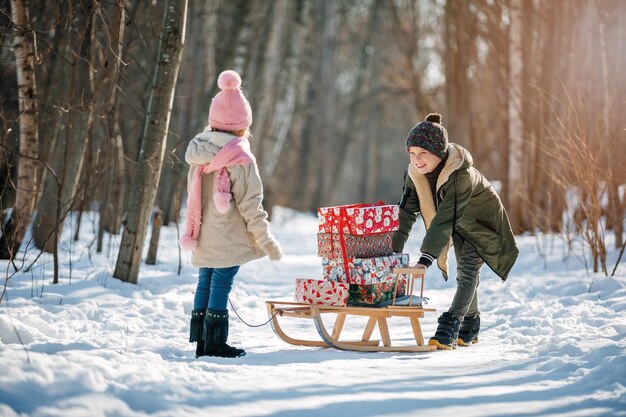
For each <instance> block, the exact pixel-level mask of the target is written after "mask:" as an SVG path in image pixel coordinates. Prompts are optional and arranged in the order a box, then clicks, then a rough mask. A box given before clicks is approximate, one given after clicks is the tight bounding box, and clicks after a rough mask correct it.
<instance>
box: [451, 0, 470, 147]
mask: <svg viewBox="0 0 626 417" xmlns="http://www.w3.org/2000/svg"><path fill="white" fill-rule="evenodd" d="M445 19H446V25H445V29H444V37H445V39H446V42H445V46H446V49H447V51H446V53H445V72H446V84H445V94H446V110H447V112H446V114H445V116H444V117H446V118H447V120H448V122H449V123H448V125H447V129H448V132H449V135H450V138H452V139H453V140H454V141H455V142H457V143H459V144H461V145H463V146H466V147H469V149H475V148H476V147H475V146H474V145H475V144H474V143H473V138H472V135H471V133H472V129H471V116H472V106H471V105H470V97H471V83H470V80H469V79H468V78H467V74H468V70H469V66H470V55H471V48H472V39H471V35H470V29H471V24H472V22H471V21H472V19H473V16H472V15H471V13H470V11H469V4H468V0H447V1H446V6H445ZM444 123H446V119H444Z"/></svg>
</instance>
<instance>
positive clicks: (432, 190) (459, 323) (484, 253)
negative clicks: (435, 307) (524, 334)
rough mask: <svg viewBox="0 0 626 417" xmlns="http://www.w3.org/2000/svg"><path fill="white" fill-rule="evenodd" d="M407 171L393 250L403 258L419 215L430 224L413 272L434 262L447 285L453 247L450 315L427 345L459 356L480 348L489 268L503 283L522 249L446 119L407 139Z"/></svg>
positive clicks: (436, 118)
mask: <svg viewBox="0 0 626 417" xmlns="http://www.w3.org/2000/svg"><path fill="white" fill-rule="evenodd" d="M406 148H407V151H408V153H409V157H410V160H411V162H410V164H409V166H408V168H407V171H406V174H405V182H404V189H403V195H402V199H401V201H400V228H399V230H398V231H397V232H396V233H395V234H394V240H393V249H394V251H395V252H402V250H403V248H404V244H405V243H406V241H407V239H408V237H409V233H410V231H411V229H412V227H413V224H414V223H415V220H416V219H417V214H418V213H421V214H422V218H423V219H424V223H425V225H426V235H425V236H424V240H423V241H422V246H421V248H420V250H421V257H420V259H419V261H418V264H417V265H416V266H418V267H419V266H423V267H424V268H428V267H429V266H430V265H431V264H432V263H433V262H437V266H438V267H439V268H440V269H441V271H442V272H443V276H444V279H446V280H447V279H448V263H447V258H448V249H449V248H450V245H451V244H454V253H455V255H456V260H457V288H456V293H455V295H454V299H453V300H452V305H451V306H450V308H449V310H448V311H447V312H445V313H443V314H442V315H441V316H440V317H439V319H438V323H439V325H438V327H437V331H436V333H435V335H434V336H433V337H432V338H431V339H430V340H429V342H428V344H429V345H431V346H437V348H438V349H455V348H456V346H457V343H458V344H459V345H461V346H468V345H470V344H472V343H477V342H478V332H479V330H480V313H479V311H478V296H477V289H478V283H479V280H480V268H481V267H482V265H483V263H486V264H487V265H488V266H489V267H490V268H491V269H492V270H493V271H494V272H495V273H496V274H498V275H499V276H500V278H502V280H503V281H504V280H506V278H507V276H508V274H509V271H510V270H511V268H512V267H513V264H514V263H515V260H516V259H517V255H518V253H519V250H518V248H517V244H516V242H515V237H514V236H513V232H512V230H511V225H510V224H509V219H508V217H507V215H506V212H505V210H504V207H503V206H502V203H501V202H500V198H499V197H498V194H497V193H496V192H495V190H494V189H493V187H492V186H491V184H490V183H489V181H487V180H486V179H485V177H483V176H482V174H481V173H480V172H478V170H476V168H474V167H473V166H472V162H473V161H472V156H471V155H470V153H469V152H468V151H467V150H466V149H464V148H462V147H461V146H459V145H456V144H454V143H448V132H447V131H446V129H445V128H444V127H443V126H442V125H441V115H439V114H429V115H428V117H426V120H425V121H423V122H420V123H418V124H416V125H415V127H413V129H411V131H410V132H409V135H408V138H407V141H406Z"/></svg>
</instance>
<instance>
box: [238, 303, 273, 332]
mask: <svg viewBox="0 0 626 417" xmlns="http://www.w3.org/2000/svg"><path fill="white" fill-rule="evenodd" d="M228 303H229V304H230V308H232V309H233V312H234V313H235V315H236V316H237V317H238V318H239V320H241V322H242V323H243V324H245V325H246V326H248V327H261V326H265V325H266V324H267V323H269V322H270V321H272V320H273V319H274V317H276V315H277V314H279V313H280V312H279V311H277V312H276V313H274V315H273V316H272V317H270V318H269V319H268V320H267V321H266V322H265V323H261V324H249V323H247V322H246V321H245V320H244V319H243V318H241V316H240V315H239V313H237V310H236V309H235V306H234V305H233V302H232V301H230V300H228Z"/></svg>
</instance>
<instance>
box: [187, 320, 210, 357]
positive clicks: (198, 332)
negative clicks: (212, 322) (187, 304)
mask: <svg viewBox="0 0 626 417" xmlns="http://www.w3.org/2000/svg"><path fill="white" fill-rule="evenodd" d="M205 313H206V310H193V311H192V312H191V323H190V324H189V341H190V342H197V344H196V358H197V357H198V356H202V355H204V340H202V331H203V329H204V315H205Z"/></svg>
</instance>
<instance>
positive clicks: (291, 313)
mask: <svg viewBox="0 0 626 417" xmlns="http://www.w3.org/2000/svg"><path fill="white" fill-rule="evenodd" d="M393 273H394V274H396V275H398V277H399V275H406V276H407V277H408V278H409V288H408V294H409V295H412V294H413V284H414V282H415V279H421V288H420V299H422V298H421V297H423V292H424V270H423V269H418V268H395V269H394V270H393ZM396 290H397V288H396ZM409 300H410V301H409V305H406V306H404V305H402V306H401V305H396V304H395V301H396V294H395V291H394V298H393V303H392V305H389V306H387V307H380V308H379V307H354V306H345V307H338V306H328V305H319V304H307V303H302V302H295V301H266V302H265V303H266V306H267V312H268V314H269V317H270V319H271V321H270V323H271V325H272V329H273V330H274V333H276V335H277V336H278V337H279V338H280V339H282V340H283V341H285V342H287V343H289V344H292V345H297V346H310V347H332V348H336V349H341V350H353V351H362V352H424V351H431V350H436V346H428V345H426V346H425V345H424V336H423V334H422V328H421V326H420V322H419V319H421V318H423V317H424V313H426V312H434V311H435V309H434V308H424V307H423V306H422V305H421V304H415V305H413V304H412V297H411V298H409ZM329 314H334V315H336V317H335V322H334V325H333V327H332V328H331V329H328V328H327V327H326V325H325V324H324V320H323V316H324V315H326V316H328V315H329ZM348 316H365V317H368V321H367V324H366V325H365V328H364V329H363V335H362V337H361V340H342V339H341V333H342V330H343V328H344V324H345V322H346V319H347V317H348ZM280 317H291V318H300V319H311V320H313V323H314V325H315V328H316V330H317V333H318V335H319V336H320V338H321V339H322V340H308V339H297V338H293V337H290V336H289V335H287V334H286V333H285V331H284V330H283V329H282V327H281V326H280V322H279V318H280ZM391 317H403V318H405V319H408V321H409V322H410V324H411V329H412V331H413V336H414V341H415V343H414V344H409V345H395V344H393V343H392V341H391V337H390V334H389V326H388V323H387V319H388V318H391ZM377 326H378V331H379V333H380V337H381V339H382V345H381V344H380V342H381V341H380V340H372V339H371V337H372V334H373V332H374V329H375V328H376V327H377Z"/></svg>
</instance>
